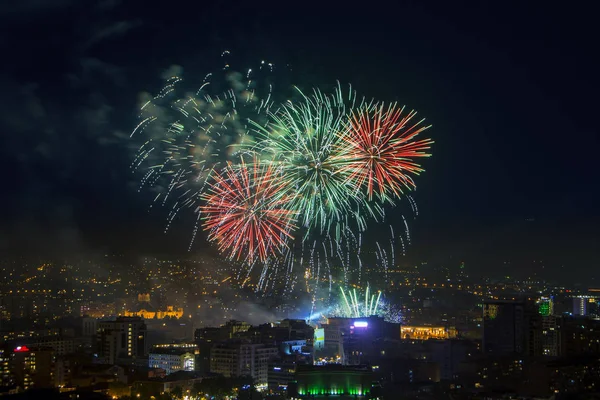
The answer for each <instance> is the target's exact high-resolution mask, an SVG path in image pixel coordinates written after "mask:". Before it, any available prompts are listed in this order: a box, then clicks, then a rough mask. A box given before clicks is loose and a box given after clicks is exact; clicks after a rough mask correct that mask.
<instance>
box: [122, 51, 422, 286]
mask: <svg viewBox="0 0 600 400" xmlns="http://www.w3.org/2000/svg"><path fill="white" fill-rule="evenodd" d="M228 54H229V52H227V51H226V52H223V54H222V55H223V56H227V55H228ZM257 69H258V70H259V71H261V70H264V71H272V70H273V65H272V64H270V63H266V62H264V61H263V62H262V63H261V64H260V66H259V67H258V68H257ZM255 70H256V69H255ZM223 71H226V72H227V78H226V81H227V83H226V85H228V87H229V88H228V89H226V90H220V89H219V90H212V88H213V87H214V86H216V85H214V84H213V83H214V82H215V81H217V85H218V80H217V78H215V75H213V74H207V75H206V76H205V78H204V80H203V81H202V84H201V85H200V88H199V89H198V90H197V91H196V92H195V94H194V93H192V94H187V93H186V94H184V95H183V96H181V95H179V97H178V92H179V93H181V92H180V87H181V83H182V82H183V80H182V79H181V78H179V77H172V78H169V79H168V80H167V82H166V85H165V86H164V87H163V88H162V89H161V90H160V91H159V93H158V94H157V95H155V96H153V97H151V98H147V99H145V101H143V105H142V106H141V108H140V114H139V123H138V124H137V125H136V127H135V128H134V130H133V132H132V133H131V136H132V137H133V136H142V137H143V138H144V140H145V141H144V143H143V144H142V145H141V146H140V147H139V148H138V151H137V155H136V156H135V157H134V160H133V162H132V164H131V169H133V170H137V169H140V168H142V167H143V166H147V168H148V170H147V171H146V172H145V174H144V175H143V177H142V179H141V181H140V190H141V188H142V187H144V186H145V187H151V188H153V189H158V191H159V193H158V195H157V196H156V197H155V199H154V203H157V204H162V205H166V204H167V203H168V202H171V203H172V207H171V208H170V211H169V215H168V217H167V227H166V230H168V229H169V227H170V226H171V224H172V222H173V221H174V219H175V217H176V216H177V215H178V213H179V212H180V211H181V210H182V209H184V208H192V209H194V210H195V211H196V212H197V213H198V215H197V217H196V218H195V223H194V228H193V233H192V238H191V241H190V243H189V249H191V247H192V244H193V243H194V240H195V238H196V236H197V232H198V229H199V223H200V221H202V223H203V225H204V227H205V229H206V230H208V231H209V240H212V241H214V242H215V243H216V244H217V247H218V248H219V251H221V252H222V253H225V255H226V256H227V257H228V258H229V259H235V260H239V261H241V262H242V264H243V265H244V266H245V268H246V272H247V277H248V276H249V274H250V271H251V270H252V267H253V266H254V265H255V264H257V263H261V264H262V269H261V270H260V273H259V282H258V287H262V288H267V287H270V286H273V285H274V282H275V280H276V279H278V278H277V277H278V276H280V275H278V274H279V272H278V270H279V269H281V270H282V271H281V272H282V273H283V276H285V280H286V281H287V282H295V280H294V278H293V277H295V276H296V275H294V271H293V269H294V266H295V265H297V264H299V265H300V266H301V268H303V269H302V271H305V279H306V285H307V286H306V287H307V289H308V288H309V287H310V286H313V285H312V284H309V282H308V281H309V280H312V281H313V283H314V288H315V289H314V290H313V291H316V288H317V286H318V284H319V283H320V282H322V281H323V280H324V279H325V278H326V277H329V291H331V287H332V286H331V285H332V282H333V276H334V275H335V271H334V268H336V269H337V268H341V269H342V273H343V280H344V282H345V284H346V285H348V284H349V282H350V281H351V280H353V279H355V278H356V275H358V283H359V284H360V283H361V282H362V281H363V279H364V280H365V281H366V279H368V275H367V273H368V271H369V269H367V270H365V271H364V273H363V262H362V259H361V248H362V245H363V243H362V242H363V238H362V233H363V232H365V230H366V229H367V227H368V223H369V221H375V222H382V221H385V208H384V207H385V206H388V205H394V201H395V200H398V199H400V198H403V197H408V201H409V204H410V206H411V209H412V210H413V212H414V213H415V214H418V209H417V207H416V203H415V201H414V199H413V198H412V197H410V196H408V195H407V194H405V192H406V191H409V190H414V189H415V182H414V178H413V177H414V176H415V175H418V174H419V173H420V172H422V171H423V169H422V168H421V167H420V165H419V164H417V163H416V162H415V159H416V158H421V157H428V156H429V154H428V150H429V148H430V146H431V144H432V143H433V141H431V140H430V139H421V140H417V139H416V137H417V136H418V135H419V134H420V133H422V132H423V131H424V130H426V129H427V128H428V126H422V122H423V120H420V121H416V122H415V121H413V120H414V119H416V118H415V116H416V113H415V112H414V111H410V112H408V113H404V108H399V107H397V106H396V104H390V105H387V106H386V105H385V104H384V103H376V102H374V101H370V102H367V101H365V99H364V98H362V99H360V98H358V96H357V94H356V92H355V91H354V90H352V88H351V87H350V88H349V90H348V91H347V92H346V91H345V90H342V89H341V87H340V85H339V84H338V86H337V87H336V89H335V90H334V91H333V92H332V93H331V94H325V93H323V92H321V91H319V90H316V89H315V90H314V91H313V92H312V93H311V94H309V95H306V94H304V93H303V92H301V91H300V90H298V94H299V99H298V100H297V101H288V102H286V103H284V104H282V105H280V106H279V107H278V108H277V109H275V107H274V102H273V98H274V96H273V86H272V85H271V84H269V85H268V89H267V90H266V92H265V91H260V90H258V91H257V90H256V89H257V85H256V79H255V76H254V75H255V72H254V71H253V69H252V68H249V69H247V70H246V72H245V74H244V75H241V74H239V75H236V74H234V73H231V72H229V71H230V66H229V64H228V63H227V64H225V66H224V67H223ZM215 93H217V94H215ZM265 93H266V96H263V94H265ZM248 156H251V157H253V159H255V160H258V161H253V163H252V164H251V165H250V166H247V165H245V164H244V162H243V161H242V162H241V163H237V161H236V160H237V159H242V160H243V159H244V158H247V157H248ZM232 161H233V162H232ZM250 170H252V171H250ZM257 170H260V173H258V174H256V173H255V172H256V171H257ZM267 171H270V172H267ZM245 174H246V175H247V176H246V175H245ZM244 176H246V177H245V178H244ZM165 178H166V179H165ZM165 180H166V181H167V184H166V185H164V184H163V181H165ZM236 180H237V181H238V184H240V185H241V186H240V187H245V188H246V189H248V188H251V192H252V194H251V195H249V194H248V193H249V192H247V191H246V192H243V191H241V190H240V187H238V186H236V184H235V183H234V181H236ZM227 185H229V186H227ZM267 186H269V187H275V188H278V190H273V191H270V194H269V195H268V197H269V200H268V201H263V202H262V203H261V205H258V204H257V203H256V202H255V203H253V202H254V199H255V198H257V197H261V196H263V195H264V193H266V192H268V190H267V189H265V188H266V187H267ZM226 187H227V189H225V188H226ZM257 188H262V189H260V190H259V191H260V192H261V193H262V194H260V193H258V192H256V193H255V192H253V191H254V190H255V189H256V190H258V189H257ZM228 191H229V192H235V191H237V192H239V193H245V194H244V196H245V203H244V201H243V200H242V199H240V198H237V199H234V198H233V197H232V198H230V199H229V200H228V201H229V204H226V203H227V201H225V200H224V199H223V197H225V194H226V193H225V192H228ZM216 192H219V194H220V195H221V198H217V195H216ZM239 193H238V194H239ZM292 193H293V194H292ZM229 195H230V196H233V195H232V193H229ZM244 196H241V197H244ZM236 207H238V208H237V211H236ZM253 207H254V208H253ZM270 207H275V208H277V212H275V213H274V214H272V215H271V216H270V217H268V216H266V215H267V214H268V212H265V210H270V211H272V210H271V209H270ZM217 209H219V211H217ZM253 209H254V210H255V211H252V210H253ZM256 209H260V210H261V211H260V215H261V216H260V217H257V216H256V215H255V214H253V213H254V212H256ZM286 213H287V214H286ZM283 214H285V215H286V217H282V215H283ZM274 215H279V218H282V219H281V220H280V221H279V222H281V224H279V223H278V222H274V221H272V220H271V219H270V218H272V217H273V216H274ZM255 217H256V218H257V219H254V220H253V218H255ZM262 218H265V220H266V222H265V221H263V220H262ZM236 221H237V222H236ZM252 221H254V222H252ZM268 221H270V222H271V224H268V223H267V222H268ZM259 222H261V223H262V222H264V224H262V225H261V224H260V223H259ZM403 222H404V226H405V232H406V233H405V238H406V242H407V243H410V234H409V231H408V224H407V221H406V218H404V216H403ZM296 223H298V225H299V226H300V227H301V229H302V232H301V233H298V235H296V232H294V230H295V229H296V226H295V225H296ZM253 224H254V225H253ZM259 225H260V227H259ZM233 232H237V234H231V233H233ZM242 232H245V233H246V235H242V234H241V233H242ZM390 232H391V239H390V240H389V244H390V250H389V251H388V250H386V249H383V248H382V247H381V245H380V244H379V243H377V244H376V246H377V250H376V258H377V265H376V266H377V267H380V268H382V269H383V270H384V271H385V273H386V274H387V271H388V269H389V266H390V265H392V266H393V265H395V249H394V246H395V240H396V239H395V236H394V230H393V227H392V226H391V225H390ZM261 235H262V236H261ZM292 236H294V237H296V238H297V241H298V242H302V246H301V248H302V250H300V254H297V253H298V246H296V244H295V242H294V240H293V237H292ZM315 237H316V238H317V239H316V240H314V239H315ZM398 237H399V240H400V242H401V244H402V252H403V254H404V253H405V240H404V239H403V235H402V234H400V235H398ZM260 239H265V240H263V241H262V242H263V243H262V244H261V243H259V240H260ZM305 241H310V242H313V243H312V247H311V249H309V252H308V253H307V254H305V252H304V242H305ZM243 251H247V252H248V254H247V256H246V257H242V252H243ZM296 255H298V256H299V263H298V258H296ZM390 257H391V264H390ZM305 260H308V266H305V265H304V264H303V263H304V261H305ZM357 266H358V269H357ZM321 275H323V276H321ZM292 284H293V283H292ZM353 295H355V294H353Z"/></svg>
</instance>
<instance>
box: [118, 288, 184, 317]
mask: <svg viewBox="0 0 600 400" xmlns="http://www.w3.org/2000/svg"><path fill="white" fill-rule="evenodd" d="M123 315H124V316H126V317H142V318H145V319H154V318H156V319H163V318H177V319H179V318H181V317H183V308H181V307H178V308H175V307H174V306H166V309H164V310H163V309H156V308H155V307H154V306H153V305H152V304H151V303H150V294H148V293H143V294H139V295H138V303H137V304H136V305H135V306H134V308H133V309H131V310H125V311H124V312H123Z"/></svg>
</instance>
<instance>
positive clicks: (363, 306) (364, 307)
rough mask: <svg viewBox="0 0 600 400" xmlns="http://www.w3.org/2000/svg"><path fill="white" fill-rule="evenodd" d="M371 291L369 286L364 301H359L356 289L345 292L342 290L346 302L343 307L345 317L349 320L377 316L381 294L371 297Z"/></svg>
mask: <svg viewBox="0 0 600 400" xmlns="http://www.w3.org/2000/svg"><path fill="white" fill-rule="evenodd" d="M369 290H370V287H369V286H367V289H366V291H365V295H364V300H363V299H359V297H358V295H357V293H356V289H352V290H350V289H349V290H347V291H346V292H344V289H343V288H340V292H341V293H342V298H343V300H344V302H343V307H342V314H343V316H345V317H347V318H362V317H370V316H371V315H377V313H378V307H379V301H380V299H381V292H380V291H379V292H377V293H376V294H371V295H369Z"/></svg>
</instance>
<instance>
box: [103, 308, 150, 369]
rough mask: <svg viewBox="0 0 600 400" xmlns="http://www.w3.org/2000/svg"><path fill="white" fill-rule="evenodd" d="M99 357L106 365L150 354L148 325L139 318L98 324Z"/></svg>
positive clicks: (119, 318)
mask: <svg viewBox="0 0 600 400" xmlns="http://www.w3.org/2000/svg"><path fill="white" fill-rule="evenodd" d="M97 344H98V357H99V358H100V361H101V362H103V363H105V364H115V363H116V362H117V359H119V358H140V357H145V356H146V355H147V354H148V348H147V343H146V324H145V323H144V320H143V319H141V318H139V317H117V319H116V320H115V321H102V322H98V333H97Z"/></svg>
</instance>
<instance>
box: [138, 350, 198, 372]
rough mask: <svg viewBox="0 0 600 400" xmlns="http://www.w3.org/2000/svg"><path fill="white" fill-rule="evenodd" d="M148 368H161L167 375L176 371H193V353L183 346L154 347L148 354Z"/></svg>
mask: <svg viewBox="0 0 600 400" xmlns="http://www.w3.org/2000/svg"><path fill="white" fill-rule="evenodd" d="M148 366H149V367H150V368H162V369H164V370H165V373H166V374H167V375H169V374H172V373H173V372H177V371H194V368H195V354H194V352H191V351H190V349H188V348H185V347H179V348H178V347H154V348H153V349H152V351H151V352H150V354H149V356H148Z"/></svg>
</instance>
